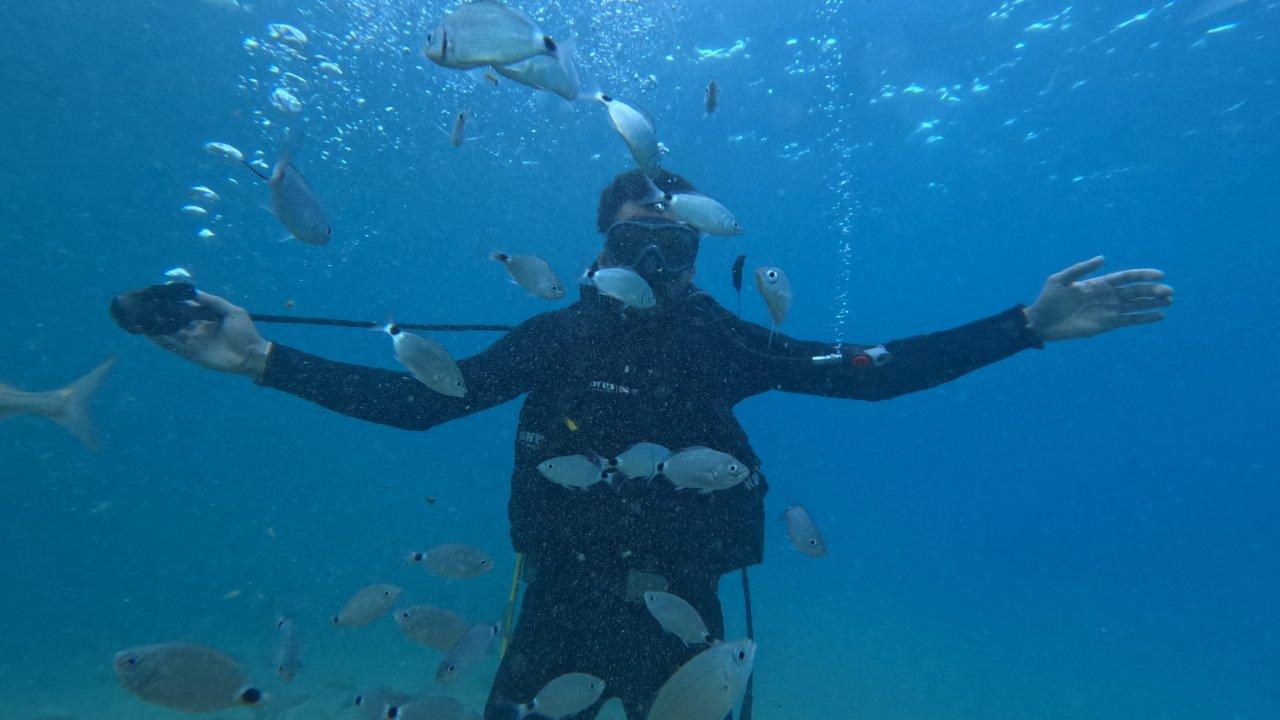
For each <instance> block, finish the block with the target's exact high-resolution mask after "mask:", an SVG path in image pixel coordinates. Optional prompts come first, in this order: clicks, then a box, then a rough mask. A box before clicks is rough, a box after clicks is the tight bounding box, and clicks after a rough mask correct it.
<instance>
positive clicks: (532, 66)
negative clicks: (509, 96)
mask: <svg viewBox="0 0 1280 720" xmlns="http://www.w3.org/2000/svg"><path fill="white" fill-rule="evenodd" d="M493 70H494V72H496V73H498V74H499V75H501V76H503V77H505V78H507V79H509V80H514V81H515V82H518V83H520V84H521V85H528V86H529V87H532V88H537V89H539V90H546V91H548V92H553V93H555V94H556V95H559V96H560V97H562V98H564V99H565V100H568V101H569V102H573V101H574V100H577V99H578V96H579V95H581V94H582V88H581V84H580V82H579V80H578V70H577V68H575V67H574V64H573V43H572V42H571V41H569V40H566V41H564V42H562V43H560V49H559V50H558V51H557V52H556V56H555V57H552V56H550V55H534V56H533V57H531V58H529V59H527V60H521V61H520V62H518V63H512V64H511V65H494V66H493ZM494 82H497V80H496V79H495V80H494Z"/></svg>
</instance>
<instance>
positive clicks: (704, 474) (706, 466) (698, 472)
mask: <svg viewBox="0 0 1280 720" xmlns="http://www.w3.org/2000/svg"><path fill="white" fill-rule="evenodd" d="M657 470H658V472H660V473H662V475H664V476H665V477H666V478H667V479H668V480H670V481H671V482H672V483H674V484H675V486H676V487H678V488H692V489H696V490H700V491H701V492H703V493H709V492H711V491H712V490H727V489H729V488H731V487H733V486H735V485H737V484H738V483H741V482H743V481H744V480H746V479H747V478H748V477H750V476H751V470H750V469H749V468H748V467H747V466H746V465H745V464H743V463H742V462H740V461H738V460H737V459H736V458H734V457H733V456H732V455H729V454H728V453H723V452H720V451H719V450H712V449H711V448H706V447H691V448H686V449H684V450H681V451H680V452H678V453H676V454H674V455H672V456H671V457H669V458H667V459H666V460H664V461H662V462H660V463H658V468H657Z"/></svg>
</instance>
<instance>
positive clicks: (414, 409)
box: [257, 318, 552, 430]
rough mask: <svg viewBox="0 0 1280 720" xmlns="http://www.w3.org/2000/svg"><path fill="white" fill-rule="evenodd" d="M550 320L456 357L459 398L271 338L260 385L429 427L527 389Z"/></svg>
mask: <svg viewBox="0 0 1280 720" xmlns="http://www.w3.org/2000/svg"><path fill="white" fill-rule="evenodd" d="M549 329H550V328H548V327H547V322H546V321H545V320H541V319H540V318H533V319H531V320H529V321H526V322H525V323H523V324H521V325H520V326H519V327H517V328H516V329H515V330H512V331H511V332H509V333H507V334H506V335H505V336H503V337H502V339H500V340H498V341H497V342H495V343H494V344H493V345H490V346H489V347H488V348H487V349H486V350H484V351H482V352H480V353H479V354H476V355H473V356H471V357H469V358H466V359H464V360H461V361H460V362H459V363H458V367H459V369H461V370H462V376H463V378H464V380H465V381H466V384H467V394H466V395H465V396H463V397H460V398H455V397H449V396H447V395H441V394H440V393H437V392H434V391H432V390H430V389H428V388H427V386H426V385H423V384H422V383H421V382H419V381H418V380H417V379H415V378H414V377H413V376H412V375H409V374H408V373H403V372H394V371H391V370H383V369H380V368H373V367H366V366H363V365H351V364H349V363H343V362H337V361H334V360H327V359H325V358H322V357H317V356H315V355H310V354H308V353H305V352H302V351H301V350H295V349H294V348H291V347H287V346H284V345H278V344H277V345H273V346H272V350H271V354H270V356H269V357H268V358H267V364H266V367H265V369H264V370H263V372H262V376H261V377H260V378H258V380H257V382H258V384H259V385H264V386H266V387H270V388H275V389H277V390H283V391H284V392H287V393H290V394H292V395H296V396H298V397H300V398H302V399H304V400H309V401H311V402H313V403H316V404H317V405H320V406H323V407H326V408H328V409H330V410H333V411H335V412H340V413H342V414H343V415H349V416H351V417H354V418H359V419H361V420H367V421H369V422H375V423H380V424H382V425H390V426H392V427H398V428H403V429H405V430H426V429H427V428H431V427H434V426H436V425H439V424H441V423H444V422H448V421H450V420H454V419H457V418H460V417H463V416H466V415H470V414H472V413H475V412H479V411H481V410H487V409H488V408H491V407H494V406H495V405H500V404H502V403H504V402H507V401H508V400H511V399H513V398H515V397H517V396H519V395H521V394H524V393H526V392H528V391H529V390H530V389H532V387H533V386H534V385H535V384H536V383H537V382H538V381H539V379H540V377H541V374H542V373H545V372H546V370H545V368H546V365H547V363H548V362H549V359H548V349H549V347H548V346H549V345H550V344H551V342H552V341H551V339H550V337H549V333H548V330H549Z"/></svg>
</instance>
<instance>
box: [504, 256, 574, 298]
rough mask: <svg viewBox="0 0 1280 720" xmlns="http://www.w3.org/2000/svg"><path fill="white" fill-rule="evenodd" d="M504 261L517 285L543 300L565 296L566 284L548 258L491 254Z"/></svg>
mask: <svg viewBox="0 0 1280 720" xmlns="http://www.w3.org/2000/svg"><path fill="white" fill-rule="evenodd" d="M490 257H492V258H493V259H494V260H497V261H498V262H500V263H502V265H503V267H505V268H506V269H507V273H508V274H510V275H511V279H512V280H514V281H515V283H516V284H517V285H519V286H520V287H522V288H524V289H525V290H527V291H529V293H530V294H532V295H533V296H534V297H540V298H542V299H543V300H559V299H561V298H563V297H564V284H563V283H561V282H560V278H558V277H556V272H555V270H552V269H551V266H550V265H548V264H547V261H546V260H543V259H542V258H540V257H535V256H533V255H508V254H506V253H504V252H496V251H495V252H494V253H493V254H492V255H490Z"/></svg>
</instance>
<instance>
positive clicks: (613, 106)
mask: <svg viewBox="0 0 1280 720" xmlns="http://www.w3.org/2000/svg"><path fill="white" fill-rule="evenodd" d="M595 99H596V100H598V101H600V103H601V104H602V105H604V106H605V108H606V109H608V111H609V122H610V123H612V124H613V129H614V130H616V131H617V132H618V135H620V136H621V137H622V141H623V142H625V143H626V144H627V148H628V149H629V150H631V157H633V158H635V160H636V165H637V166H639V168H640V169H641V170H643V171H644V173H645V175H647V176H649V177H655V176H657V174H658V165H659V164H660V163H661V162H662V156H663V155H664V154H665V153H664V151H663V147H662V143H659V142H658V131H657V130H655V129H654V127H653V120H651V119H650V118H649V116H648V115H646V114H644V113H642V112H640V111H639V110H637V109H635V108H633V107H631V106H630V105H628V104H626V103H624V102H622V101H621V100H615V99H614V98H612V97H610V96H608V95H605V94H604V93H601V92H598V93H596V94H595Z"/></svg>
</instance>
